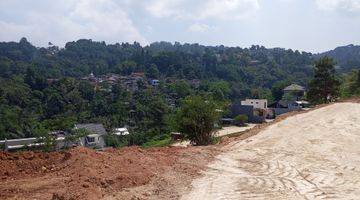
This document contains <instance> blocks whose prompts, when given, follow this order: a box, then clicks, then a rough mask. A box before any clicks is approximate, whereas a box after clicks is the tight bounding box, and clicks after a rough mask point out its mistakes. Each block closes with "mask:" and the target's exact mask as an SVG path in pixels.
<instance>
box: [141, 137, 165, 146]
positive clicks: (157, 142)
mask: <svg viewBox="0 0 360 200" xmlns="http://www.w3.org/2000/svg"><path fill="white" fill-rule="evenodd" d="M171 143H172V142H171V138H170V137H168V138H165V139H161V140H151V141H149V142H146V143H144V144H143V145H142V147H144V148H150V147H165V146H169V145H170V144H171Z"/></svg>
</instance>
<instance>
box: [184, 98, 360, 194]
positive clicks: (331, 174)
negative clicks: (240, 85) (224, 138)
mask: <svg viewBox="0 0 360 200" xmlns="http://www.w3.org/2000/svg"><path fill="white" fill-rule="evenodd" d="M224 148H225V149H226V151H225V152H223V153H221V154H220V155H218V156H217V157H216V160H215V161H213V162H212V163H211V164H209V165H208V167H207V169H206V170H205V171H204V176H203V177H201V178H198V179H196V180H194V181H193V183H192V186H193V189H192V190H191V191H190V192H186V193H184V196H183V197H182V199H184V200H187V199H189V200H190V199H207V200H209V199H358V198H359V197H360V104H355V103H337V104H333V105H330V106H326V107H323V108H320V109H317V110H314V111H311V112H307V113H303V114H299V115H295V116H292V117H289V118H287V119H285V120H283V121H281V122H279V123H275V124H273V125H271V126H269V127H268V128H266V129H265V130H263V131H261V132H260V133H259V134H257V135H255V136H253V137H251V138H248V139H246V140H243V141H235V142H232V143H230V144H229V145H227V146H226V147H224Z"/></svg>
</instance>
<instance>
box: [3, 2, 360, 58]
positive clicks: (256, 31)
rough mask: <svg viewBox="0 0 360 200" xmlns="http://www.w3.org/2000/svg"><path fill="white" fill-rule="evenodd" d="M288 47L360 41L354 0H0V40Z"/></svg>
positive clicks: (314, 48) (359, 8)
mask: <svg viewBox="0 0 360 200" xmlns="http://www.w3.org/2000/svg"><path fill="white" fill-rule="evenodd" d="M21 37H26V38H27V39H28V40H29V41H30V42H31V43H32V44H33V45H35V46H47V45H48V42H52V43H53V44H55V45H57V46H60V47H63V46H64V45H65V44H66V42H69V41H76V40H78V39H82V38H85V39H92V40H94V41H105V42H106V43H110V44H112V43H122V42H131V43H132V42H134V41H137V42H139V43H140V44H142V45H148V44H150V43H152V42H156V41H168V42H175V41H178V42H181V43H199V44H203V45H225V46H240V47H249V46H251V45H263V46H265V47H268V48H272V47H281V48H291V49H294V50H295V49H296V50H301V51H308V52H313V53H318V52H323V51H327V50H331V49H334V48H335V47H337V46H343V45H348V44H360V0H56V1H54V0H0V41H19V40H20V38H21Z"/></svg>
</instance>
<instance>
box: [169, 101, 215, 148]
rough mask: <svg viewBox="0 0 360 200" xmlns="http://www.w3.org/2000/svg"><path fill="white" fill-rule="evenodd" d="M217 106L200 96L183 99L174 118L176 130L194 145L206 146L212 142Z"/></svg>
mask: <svg viewBox="0 0 360 200" xmlns="http://www.w3.org/2000/svg"><path fill="white" fill-rule="evenodd" d="M217 109H219V108H218V105H216V104H215V103H214V101H212V100H206V99H204V98H203V97H201V96H190V97H187V98H185V100H184V101H183V103H182V105H181V107H180V109H179V110H178V111H177V113H176V115H175V118H176V122H177V127H176V129H177V130H178V131H179V132H181V133H183V134H184V135H185V137H186V138H187V139H189V140H190V141H191V142H192V143H194V144H196V145H208V144H211V142H212V137H213V136H212V134H213V130H214V128H215V127H214V124H215V123H216V122H217V121H218V120H219V118H220V113H219V112H218V111H217Z"/></svg>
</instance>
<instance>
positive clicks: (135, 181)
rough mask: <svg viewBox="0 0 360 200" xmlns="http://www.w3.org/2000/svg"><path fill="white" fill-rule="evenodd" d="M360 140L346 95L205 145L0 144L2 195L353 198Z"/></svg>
mask: <svg viewBox="0 0 360 200" xmlns="http://www.w3.org/2000/svg"><path fill="white" fill-rule="evenodd" d="M353 102H354V100H353ZM356 102H357V103H360V101H359V100H356ZM294 115H295V116H294ZM291 116H292V117H291ZM359 142H360V104H354V103H349V102H348V103H338V104H333V105H330V106H327V107H323V108H321V107H320V108H319V109H318V110H314V111H309V112H307V111H301V112H293V113H288V114H285V115H282V116H280V117H278V118H277V119H276V120H275V121H274V122H271V123H267V124H261V125H257V126H255V127H254V128H252V129H251V130H247V131H245V132H243V133H241V134H239V135H236V134H235V135H234V134H233V135H232V137H225V138H223V139H222V142H221V144H219V145H213V146H208V147H188V148H181V147H165V148H150V149H141V148H139V147H130V148H123V149H107V150H105V151H102V152H97V151H94V150H90V149H86V148H74V149H70V150H67V151H64V152H52V153H41V152H18V153H5V152H0V199H54V200H70V199H90V200H91V199H106V200H133V199H149V200H155V199H156V200H157V199H317V198H319V199H321V198H324V199H331V198H343V199H357V198H356V197H357V196H360V190H359V189H357V188H360V185H359V179H360V175H359V174H360V173H359V172H360V168H359V167H358V166H360V165H359V164H360V149H359V148H357V147H358V144H359ZM358 168H359V169H358Z"/></svg>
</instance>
